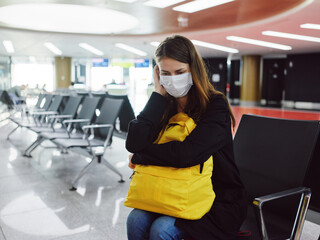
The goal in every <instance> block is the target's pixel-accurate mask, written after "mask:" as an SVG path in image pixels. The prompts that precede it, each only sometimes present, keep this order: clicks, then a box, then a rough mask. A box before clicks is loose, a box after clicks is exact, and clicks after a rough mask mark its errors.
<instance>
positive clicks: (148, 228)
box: [127, 209, 186, 240]
mask: <svg viewBox="0 0 320 240" xmlns="http://www.w3.org/2000/svg"><path fill="white" fill-rule="evenodd" d="M175 220H176V219H175V218H174V217H170V216H165V215H161V214H158V213H152V212H147V211H143V210H139V209H133V210H132V211H131V212H130V214H129V216H128V219H127V235H128V240H145V239H152V240H169V239H172V240H180V239H182V238H184V237H186V233H185V232H184V231H183V230H181V229H179V228H177V227H176V226H175V225H174V223H175Z"/></svg>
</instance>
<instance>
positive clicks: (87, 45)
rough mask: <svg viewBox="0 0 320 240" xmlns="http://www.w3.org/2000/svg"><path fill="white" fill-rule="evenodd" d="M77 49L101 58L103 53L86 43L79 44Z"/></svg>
mask: <svg viewBox="0 0 320 240" xmlns="http://www.w3.org/2000/svg"><path fill="white" fill-rule="evenodd" d="M79 47H82V48H83V49H86V50H87V51H89V52H91V53H93V54H96V55H98V56H102V55H103V52H101V51H100V50H98V49H96V48H95V47H92V46H91V45H89V44H87V43H79Z"/></svg>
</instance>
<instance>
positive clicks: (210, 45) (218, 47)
mask: <svg viewBox="0 0 320 240" xmlns="http://www.w3.org/2000/svg"><path fill="white" fill-rule="evenodd" d="M191 41H192V43H193V44H194V45H197V46H201V47H206V48H211V49H215V50H219V51H223V52H228V53H238V52H239V50H238V49H235V48H229V47H225V46H221V45H217V44H213V43H208V42H202V41H198V40H191Z"/></svg>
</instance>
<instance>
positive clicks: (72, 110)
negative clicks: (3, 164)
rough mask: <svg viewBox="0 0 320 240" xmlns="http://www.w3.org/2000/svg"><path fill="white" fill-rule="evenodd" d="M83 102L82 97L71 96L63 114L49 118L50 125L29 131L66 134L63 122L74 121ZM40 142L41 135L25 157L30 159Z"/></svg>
mask: <svg viewBox="0 0 320 240" xmlns="http://www.w3.org/2000/svg"><path fill="white" fill-rule="evenodd" d="M81 101H82V97H77V96H70V97H68V101H67V104H66V106H65V108H64V109H63V111H62V112H61V114H58V115H51V116H48V125H47V126H39V127H30V128H28V129H29V130H31V131H33V132H35V133H38V134H40V133H44V132H49V133H50V132H51V133H53V132H65V131H66V129H65V128H63V124H62V121H63V120H66V119H73V118H74V117H75V115H76V113H77V109H78V108H79V106H80V103H81ZM57 123H60V128H56V125H57ZM39 141H40V138H39V135H38V138H37V139H36V140H35V141H34V142H33V143H32V144H30V145H29V147H27V148H26V150H25V151H24V154H23V155H24V156H26V157H30V153H29V151H30V149H33V148H34V147H36V146H38V142H39Z"/></svg>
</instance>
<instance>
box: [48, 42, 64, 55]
mask: <svg viewBox="0 0 320 240" xmlns="http://www.w3.org/2000/svg"><path fill="white" fill-rule="evenodd" d="M44 46H45V47H46V48H48V49H49V50H50V51H51V52H53V53H54V54H56V55H61V54H62V52H61V50H60V49H59V48H57V47H56V46H55V45H53V44H52V43H50V42H46V43H44Z"/></svg>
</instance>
